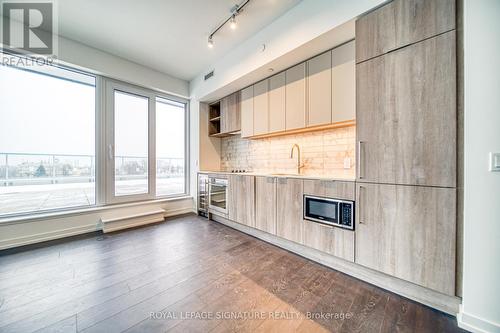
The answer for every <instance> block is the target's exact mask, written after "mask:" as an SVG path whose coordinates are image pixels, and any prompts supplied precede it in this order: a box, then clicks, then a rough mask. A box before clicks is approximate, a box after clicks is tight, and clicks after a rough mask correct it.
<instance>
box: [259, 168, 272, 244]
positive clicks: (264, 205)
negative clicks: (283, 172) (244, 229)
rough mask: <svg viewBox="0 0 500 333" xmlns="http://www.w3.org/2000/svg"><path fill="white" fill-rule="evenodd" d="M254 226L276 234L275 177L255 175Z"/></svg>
mask: <svg viewBox="0 0 500 333" xmlns="http://www.w3.org/2000/svg"><path fill="white" fill-rule="evenodd" d="M255 228H257V229H259V230H262V231H265V232H268V233H270V234H273V235H276V178H274V177H255Z"/></svg>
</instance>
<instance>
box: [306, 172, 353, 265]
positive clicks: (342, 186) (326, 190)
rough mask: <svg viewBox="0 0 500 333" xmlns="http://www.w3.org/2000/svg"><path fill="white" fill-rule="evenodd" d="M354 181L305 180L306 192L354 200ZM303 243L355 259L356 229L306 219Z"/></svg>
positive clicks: (342, 256) (341, 256) (350, 259)
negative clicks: (346, 228) (331, 225)
mask: <svg viewBox="0 0 500 333" xmlns="http://www.w3.org/2000/svg"><path fill="white" fill-rule="evenodd" d="M354 192H355V185H354V182H343V181H332V180H304V194H305V195H306V194H309V195H314V196H318V197H328V198H335V199H343V200H354ZM303 224H304V229H303V237H302V244H304V245H306V246H309V247H312V248H314V249H316V250H319V251H322V252H326V253H329V254H333V255H334V256H336V257H340V258H343V259H345V260H349V261H354V235H355V233H354V231H352V230H345V229H341V228H337V227H330V226H327V225H323V224H321V223H315V222H312V221H308V220H304V221H303Z"/></svg>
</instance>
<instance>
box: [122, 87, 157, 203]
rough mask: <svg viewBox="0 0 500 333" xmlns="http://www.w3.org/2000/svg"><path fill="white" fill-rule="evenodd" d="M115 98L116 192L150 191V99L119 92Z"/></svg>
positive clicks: (138, 192)
mask: <svg viewBox="0 0 500 333" xmlns="http://www.w3.org/2000/svg"><path fill="white" fill-rule="evenodd" d="M114 99H115V117H114V118H115V128H114V132H115V137H114V140H115V189H114V191H115V195H116V196H121V195H131V194H142V193H148V191H149V186H148V146H149V145H148V132H149V130H148V128H149V126H148V113H149V101H148V98H147V97H143V96H139V95H132V94H128V93H124V92H121V91H115V92H114Z"/></svg>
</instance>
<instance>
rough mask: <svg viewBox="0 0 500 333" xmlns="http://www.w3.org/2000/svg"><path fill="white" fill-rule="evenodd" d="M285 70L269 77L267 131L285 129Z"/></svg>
mask: <svg viewBox="0 0 500 333" xmlns="http://www.w3.org/2000/svg"><path fill="white" fill-rule="evenodd" d="M285 89H286V72H281V73H279V74H276V75H274V76H271V77H270V78H269V132H271V133H272V132H281V131H284V130H285V126H286V124H285V112H286V111H285V103H286V101H285Z"/></svg>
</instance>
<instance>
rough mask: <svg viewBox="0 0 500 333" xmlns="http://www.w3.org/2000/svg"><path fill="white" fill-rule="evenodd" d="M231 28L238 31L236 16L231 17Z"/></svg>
mask: <svg viewBox="0 0 500 333" xmlns="http://www.w3.org/2000/svg"><path fill="white" fill-rule="evenodd" d="M229 26H230V27H231V29H233V30H234V29H236V16H234V15H233V16H232V17H231V20H230V21H229Z"/></svg>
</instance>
